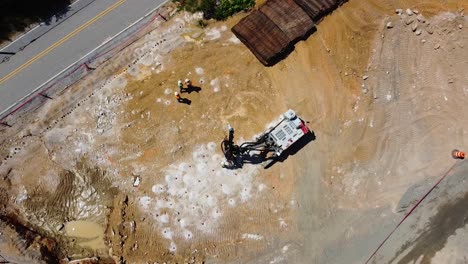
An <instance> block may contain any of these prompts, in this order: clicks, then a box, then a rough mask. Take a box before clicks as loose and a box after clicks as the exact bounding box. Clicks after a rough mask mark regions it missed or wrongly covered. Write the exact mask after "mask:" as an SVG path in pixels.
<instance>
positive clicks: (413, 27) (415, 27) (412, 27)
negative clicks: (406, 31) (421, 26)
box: [411, 23, 418, 32]
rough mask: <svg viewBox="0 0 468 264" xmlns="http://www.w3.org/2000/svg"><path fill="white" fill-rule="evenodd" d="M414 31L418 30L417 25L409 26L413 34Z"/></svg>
mask: <svg viewBox="0 0 468 264" xmlns="http://www.w3.org/2000/svg"><path fill="white" fill-rule="evenodd" d="M416 29H418V23H414V24H413V25H412V26H411V30H413V32H415V31H416Z"/></svg>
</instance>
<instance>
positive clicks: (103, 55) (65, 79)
mask: <svg viewBox="0 0 468 264" xmlns="http://www.w3.org/2000/svg"><path fill="white" fill-rule="evenodd" d="M170 12H171V9H167V8H164V7H158V8H155V9H154V10H152V11H151V12H149V13H148V14H146V15H145V16H143V17H142V18H140V19H139V20H137V21H136V22H134V23H133V24H131V25H130V26H128V27H127V28H125V29H124V30H122V31H121V32H119V33H117V34H116V35H115V36H113V37H112V38H110V39H108V40H106V41H105V42H104V43H102V44H101V45H100V46H98V47H96V48H95V49H94V50H92V51H90V52H89V53H88V54H86V55H84V56H83V57H82V58H80V59H79V60H78V61H76V62H75V63H73V64H72V65H70V66H69V67H67V68H66V69H64V70H63V71H61V72H59V73H57V74H56V75H55V76H53V77H52V78H51V79H49V80H48V81H47V82H46V83H44V84H43V85H41V86H40V87H38V88H36V89H35V90H34V91H33V92H31V93H30V94H28V95H27V96H25V97H24V98H22V99H21V100H19V101H18V102H17V103H16V104H14V105H12V106H10V107H9V108H8V109H7V110H5V111H4V112H2V113H0V125H3V126H8V127H12V126H13V125H14V124H15V122H16V121H17V120H19V119H20V118H21V117H22V116H23V115H25V114H27V113H29V112H30V111H34V110H36V109H37V108H39V107H40V106H42V105H43V104H44V103H45V102H47V101H48V100H52V99H53V98H55V97H56V96H58V95H60V94H62V93H63V92H64V91H65V90H66V89H67V88H68V87H70V86H72V85H73V84H75V83H76V82H78V81H79V80H81V79H82V78H83V77H85V76H87V75H88V74H89V73H90V72H92V71H93V70H95V69H96V68H98V67H99V66H100V65H102V64H103V63H105V62H106V61H108V60H109V59H111V58H112V57H113V56H115V55H117V54H118V53H119V52H120V51H122V50H123V49H125V48H126V47H128V46H129V45H131V44H132V43H134V42H135V41H137V40H138V39H140V38H141V37H143V36H144V35H146V34H147V33H149V32H150V31H152V30H154V29H155V28H157V27H158V26H159V25H160V23H157V22H161V23H163V22H166V21H167V18H166V17H169V15H170Z"/></svg>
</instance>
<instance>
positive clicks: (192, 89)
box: [181, 85, 201, 94]
mask: <svg viewBox="0 0 468 264" xmlns="http://www.w3.org/2000/svg"><path fill="white" fill-rule="evenodd" d="M200 91H201V87H198V86H193V85H191V86H189V87H187V88H183V89H182V90H181V92H182V93H188V94H191V93H192V92H196V93H199V92H200Z"/></svg>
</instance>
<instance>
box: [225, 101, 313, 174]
mask: <svg viewBox="0 0 468 264" xmlns="http://www.w3.org/2000/svg"><path fill="white" fill-rule="evenodd" d="M228 131H229V136H228V137H227V138H225V139H224V140H223V141H222V143H221V149H222V151H223V153H224V157H225V158H226V159H225V161H223V163H222V166H223V167H224V168H237V167H242V164H243V163H244V162H245V161H250V162H252V163H254V162H255V163H260V162H262V163H263V166H264V167H265V168H268V167H270V166H271V165H272V164H273V163H274V162H276V161H277V159H278V158H279V157H281V156H282V154H283V152H284V151H285V150H287V149H288V148H289V147H291V146H292V145H293V144H294V143H296V142H297V141H298V140H299V139H300V138H302V137H303V136H304V135H307V134H310V133H312V132H311V131H310V130H309V128H308V127H307V126H306V124H305V122H304V121H303V120H301V119H300V118H299V117H298V116H296V113H295V112H294V111H293V110H291V109H290V110H288V111H286V112H285V113H284V114H282V115H281V116H280V117H279V119H278V122H277V123H276V124H274V125H273V126H271V127H269V128H268V129H267V131H265V132H264V133H263V134H261V135H260V136H258V137H256V138H255V141H252V142H244V143H242V144H241V145H235V144H234V128H232V127H231V126H230V125H228ZM269 154H270V156H269Z"/></svg>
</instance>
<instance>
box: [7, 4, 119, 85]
mask: <svg viewBox="0 0 468 264" xmlns="http://www.w3.org/2000/svg"><path fill="white" fill-rule="evenodd" d="M125 1H126V0H119V1H118V2H116V3H114V4H113V5H111V6H110V7H108V8H107V9H106V10H104V11H102V12H101V13H99V14H98V15H97V16H95V17H93V18H92V19H91V20H88V22H86V23H84V24H83V25H81V26H79V27H78V28H76V29H75V30H73V31H72V32H70V33H69V34H68V35H66V36H65V37H63V38H62V39H60V40H59V41H57V42H55V43H54V44H52V45H51V46H49V47H48V48H47V49H45V50H43V51H41V52H40V53H39V54H37V55H36V56H34V57H33V58H31V59H30V60H29V61H28V62H26V63H24V64H23V65H21V66H19V67H18V68H16V69H15V70H14V71H12V72H10V73H9V74H7V75H6V76H5V77H3V78H2V79H0V84H2V83H4V82H5V81H7V80H8V79H10V78H11V77H13V76H15V75H16V74H17V73H19V72H20V71H22V70H24V69H25V68H26V67H28V66H29V65H31V64H32V63H34V62H35V61H36V60H38V59H40V58H41V57H43V56H44V55H46V54H47V53H49V52H50V51H52V50H53V49H55V48H56V47H58V46H60V45H61V44H63V43H64V42H65V41H67V40H69V39H70V38H72V37H73V36H75V35H76V34H78V33H79V32H80V31H82V30H83V29H85V28H87V27H88V26H89V25H91V24H92V23H94V22H96V21H97V20H98V19H100V18H101V17H103V16H105V15H106V14H107V13H109V12H111V11H112V10H114V9H115V8H117V7H118V6H120V5H121V4H123V3H124V2H125Z"/></svg>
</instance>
